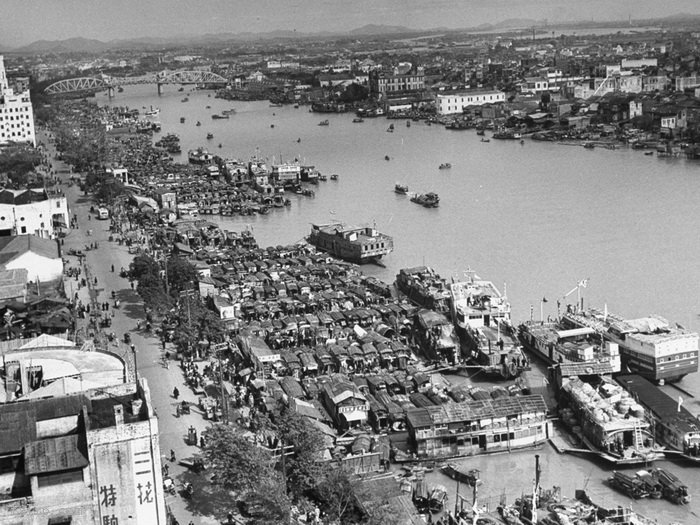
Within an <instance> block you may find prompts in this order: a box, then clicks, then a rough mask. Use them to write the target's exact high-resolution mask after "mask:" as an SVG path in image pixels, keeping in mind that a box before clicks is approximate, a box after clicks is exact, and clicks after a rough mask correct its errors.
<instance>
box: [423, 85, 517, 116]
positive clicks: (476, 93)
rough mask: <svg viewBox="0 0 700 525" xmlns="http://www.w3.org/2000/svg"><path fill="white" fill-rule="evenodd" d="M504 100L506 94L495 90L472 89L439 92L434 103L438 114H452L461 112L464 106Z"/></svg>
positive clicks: (496, 102) (495, 102)
mask: <svg viewBox="0 0 700 525" xmlns="http://www.w3.org/2000/svg"><path fill="white" fill-rule="evenodd" d="M505 101H506V94H505V93H503V92H502V91H497V90H488V91H487V90H473V91H460V92H455V93H440V94H438V95H437V96H436V100H435V105H436V107H437V112H438V115H453V114H456V113H462V112H463V111H464V108H467V107H470V106H482V105H484V104H498V103H501V102H505Z"/></svg>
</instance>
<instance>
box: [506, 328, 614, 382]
mask: <svg viewBox="0 0 700 525" xmlns="http://www.w3.org/2000/svg"><path fill="white" fill-rule="evenodd" d="M518 336H519V338H520V341H521V342H522V344H523V346H524V347H525V349H526V350H528V351H530V352H531V353H533V354H535V355H536V356H537V357H539V358H540V359H543V360H544V361H545V362H546V363H547V364H549V365H554V366H555V367H557V371H558V373H559V374H560V375H561V376H562V377H568V376H572V375H573V376H575V375H579V374H586V375H591V374H605V375H610V374H614V373H617V372H619V371H620V369H621V364H620V353H619V350H618V346H617V345H616V344H610V343H606V342H605V341H603V339H602V337H601V336H600V335H599V334H597V333H596V332H595V330H593V329H590V328H571V327H570V326H569V325H568V324H566V323H565V322H564V321H563V320H555V321H544V320H542V321H539V322H538V321H525V322H523V323H521V324H520V326H519V327H518Z"/></svg>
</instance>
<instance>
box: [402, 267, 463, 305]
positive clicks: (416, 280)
mask: <svg viewBox="0 0 700 525" xmlns="http://www.w3.org/2000/svg"><path fill="white" fill-rule="evenodd" d="M396 288H397V289H398V291H399V292H401V293H402V294H403V295H405V296H406V297H407V298H408V300H409V301H411V302H412V303H414V304H416V305H417V306H420V307H423V308H429V309H431V310H435V311H436V312H439V313H442V314H447V313H449V311H450V305H449V301H450V293H449V285H448V283H447V281H445V280H444V279H443V278H442V277H440V275H439V274H438V273H437V272H436V271H435V270H433V269H432V268H430V267H428V266H415V267H412V268H401V269H400V270H399V273H398V274H396Z"/></svg>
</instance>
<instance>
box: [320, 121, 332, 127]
mask: <svg viewBox="0 0 700 525" xmlns="http://www.w3.org/2000/svg"><path fill="white" fill-rule="evenodd" d="M329 124H330V123H329V122H328V120H322V121H321V122H319V123H318V125H319V126H328V125H329Z"/></svg>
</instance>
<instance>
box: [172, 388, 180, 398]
mask: <svg viewBox="0 0 700 525" xmlns="http://www.w3.org/2000/svg"><path fill="white" fill-rule="evenodd" d="M173 397H174V398H175V399H177V398H178V397H180V391H179V390H178V389H177V387H175V388H173Z"/></svg>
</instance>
